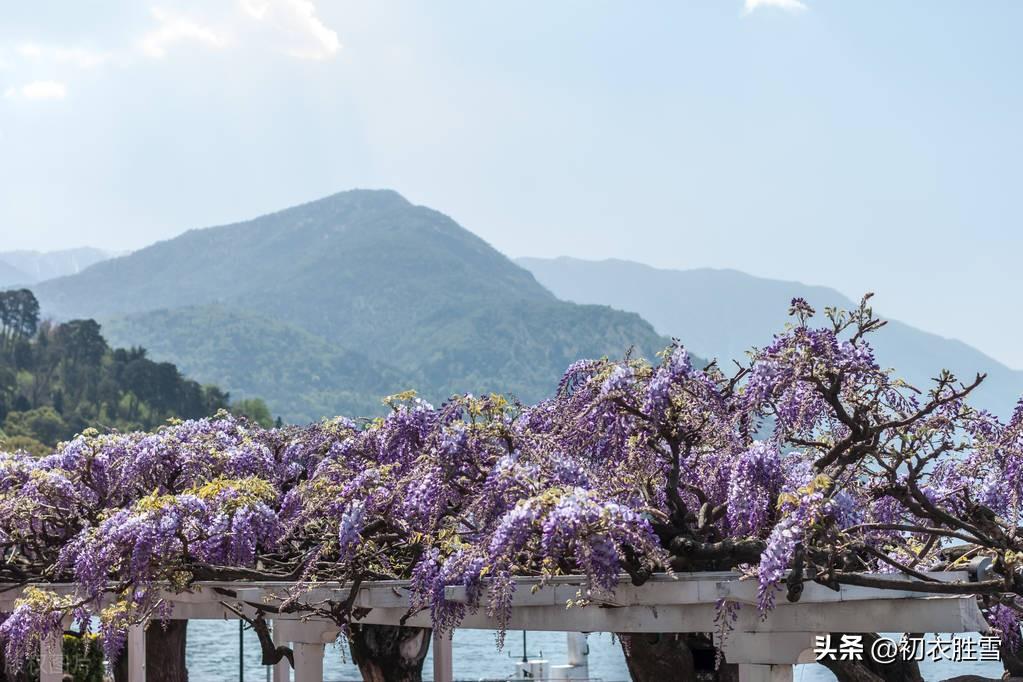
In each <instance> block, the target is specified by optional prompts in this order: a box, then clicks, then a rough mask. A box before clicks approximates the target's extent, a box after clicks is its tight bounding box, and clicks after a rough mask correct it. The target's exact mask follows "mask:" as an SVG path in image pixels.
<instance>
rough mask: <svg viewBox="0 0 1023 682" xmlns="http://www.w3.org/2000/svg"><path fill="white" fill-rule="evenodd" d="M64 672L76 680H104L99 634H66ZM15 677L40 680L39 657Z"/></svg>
mask: <svg viewBox="0 0 1023 682" xmlns="http://www.w3.org/2000/svg"><path fill="white" fill-rule="evenodd" d="M64 674H65V675H70V676H71V679H72V680H74V682H103V648H102V647H101V646H100V642H99V636H98V635H96V634H93V633H88V634H83V635H68V634H65V635H64ZM0 679H2V678H0ZM15 679H16V680H18V681H21V680H24V682H38V680H39V659H38V658H33V659H31V660H29V661H28V662H27V663H26V664H25V667H24V669H22V671H21V672H20V673H19V675H18V676H17V677H16V678H15Z"/></svg>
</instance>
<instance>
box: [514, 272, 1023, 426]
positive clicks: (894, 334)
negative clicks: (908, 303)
mask: <svg viewBox="0 0 1023 682" xmlns="http://www.w3.org/2000/svg"><path fill="white" fill-rule="evenodd" d="M516 262H518V263H519V264H520V265H522V266H523V267H525V268H527V269H528V270H529V271H530V272H532V273H533V275H534V276H535V277H536V278H537V280H538V281H539V282H540V283H541V284H543V285H544V286H546V287H547V288H548V289H550V290H551V291H552V292H554V294H555V295H556V296H558V297H560V298H563V299H565V300H568V301H575V302H576V303H600V304H604V305H610V306H612V307H613V308H617V309H620V310H628V311H631V312H635V313H639V314H640V315H642V317H643V318H644V319H646V320H649V321H650V322H651V323H652V324H653V325H654V328H655V329H657V331H659V332H660V333H662V334H666V335H669V336H674V337H678V338H679V339H681V340H682V342H683V343H685V344H686V346H687V347H689V348H691V349H692V350H693V351H694V352H696V353H699V354H701V355H703V356H704V357H716V358H718V359H720V360H723V361H726V362H727V361H729V360H731V359H735V358H737V359H742V358H743V357H745V356H744V353H745V351H747V350H748V349H749V348H750V347H751V346H753V345H763V344H765V343H767V342H769V341H770V339H771V335H772V334H774V333H776V332H778V331H780V330H781V329H782V327H783V325H784V324H785V322H787V321H788V317H787V316H786V313H787V310H788V306H789V302H790V301H791V299H792V298H794V297H796V296H801V297H803V298H805V299H806V300H807V301H808V302H809V303H810V304H811V305H812V306H813V307H814V308H815V309H816V310H817V311H818V312H819V313H820V314H821V315H823V312H824V308H825V306H838V307H841V308H850V307H853V306H854V305H855V303H854V302H853V301H852V300H850V299H849V298H847V297H846V296H844V295H842V294H841V293H839V292H838V291H835V290H834V289H829V288H827V287H821V286H811V285H807V284H802V283H800V282H791V281H782V280H774V279H766V278H762V277H753V276H751V275H747V274H745V273H742V272H739V271H736V270H712V269H707V268H701V269H693V270H661V269H657V268H652V267H650V266H647V265H642V264H640V263H633V262H629V261H623V260H605V261H586V260H578V259H573V258H555V259H541V258H520V259H518V260H517V261H516ZM881 294H882V295H879V296H878V299H877V302H878V303H879V304H881V305H883V303H884V297H883V292H881ZM871 343H872V344H873V345H874V348H875V350H876V352H877V357H878V360H879V361H880V362H881V364H882V365H887V366H890V367H894V368H895V369H896V370H897V371H898V373H899V375H900V376H903V377H905V378H907V379H908V380H909V381H910V382H911V383H913V384H914V385H916V386H917V387H925V386H927V385H928V382H929V379H930V378H931V377H934V376H935V375H936V374H937V372H938V371H939V370H941V369H942V368H946V369H949V370H951V371H953V372H954V373H955V374H956V375H957V376H958V377H959V378H960V379H964V380H969V379H972V378H973V375H974V374H975V373H977V372H984V373H987V375H988V376H987V379H986V380H985V382H984V384H983V385H982V386H981V387H980V388H979V389H978V391H977V394H976V399H977V401H978V403H977V404H979V405H982V406H984V407H986V408H988V409H990V410H992V411H993V412H996V413H998V414H1001V415H1007V414H1008V413H1009V412H1011V410H1012V407H1013V406H1014V405H1015V403H1016V401H1017V400H1018V399H1019V398H1020V396H1021V395H1023V372H1020V371H1017V370H1013V369H1010V368H1009V367H1006V366H1005V365H1003V364H1002V363H1000V362H998V361H997V360H995V359H993V358H991V357H989V356H987V355H985V354H984V353H982V352H980V351H979V350H977V349H976V348H973V347H971V346H969V345H967V344H965V343H962V342H961V341H956V340H954V339H947V338H944V337H941V336H938V335H936V334H931V333H928V332H926V331H922V330H920V329H916V328H914V327H911V326H909V325H907V324H904V323H902V322H899V321H897V320H891V321H889V323H888V325H887V326H886V327H885V328H884V329H882V330H881V331H880V332H879V333H877V334H875V335H874V336H873V337H872V339H871ZM722 364H723V365H724V364H725V362H723V363H722Z"/></svg>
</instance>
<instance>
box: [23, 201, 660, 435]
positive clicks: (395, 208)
mask: <svg viewBox="0 0 1023 682" xmlns="http://www.w3.org/2000/svg"><path fill="white" fill-rule="evenodd" d="M34 290H35V292H36V295H37V296H38V297H39V299H40V301H41V303H42V306H43V311H44V314H48V315H52V316H55V317H57V318H60V319H67V318H70V317H93V318H96V319H99V320H100V321H102V322H103V324H104V329H105V330H107V331H108V333H109V334H110V337H111V339H112V340H114V341H115V342H116V343H119V344H127V345H131V344H142V345H144V346H146V347H148V348H150V349H151V352H152V353H153V355H154V357H160V358H165V359H168V360H170V361H173V362H175V364H178V365H180V366H181V367H182V368H183V369H184V370H185V371H186V372H188V373H189V374H190V375H192V376H196V377H198V378H200V379H202V380H204V381H215V382H217V383H218V384H222V385H224V386H225V387H227V388H229V390H231V391H232V394H233V395H235V396H239V397H244V396H248V395H258V396H260V397H262V398H264V399H266V401H267V403H268V404H269V405H270V407H271V409H272V410H273V412H274V413H275V414H281V415H283V416H284V417H285V418H286V419H290V420H295V421H298V420H302V419H313V418H318V417H320V416H322V415H325V414H333V413H339V412H347V413H352V412H354V413H356V414H365V413H366V411H367V410H368V409H369V407H368V405H369V403H370V402H371V401H372V402H373V403H374V404H377V405H378V404H379V403H378V398H379V397H380V395H381V393H382V392H392V391H393V390H399V389H405V388H409V387H415V388H417V389H420V390H421V392H422V393H424V394H425V395H426V396H427V397H428V398H430V399H431V400H440V399H443V398H446V397H447V396H449V395H450V394H452V393H454V392H463V391H471V392H483V391H503V392H511V393H513V394H514V395H516V396H517V397H519V398H520V399H522V400H525V401H533V400H537V399H540V398H542V397H543V396H546V395H548V394H549V393H550V391H551V390H552V388H553V387H554V386H555V385H556V383H557V380H558V378H559V377H560V375H561V373H562V372H563V371H564V369H565V367H566V366H567V365H568V364H570V363H571V362H572V361H574V360H576V359H578V358H580V357H593V356H601V355H611V356H621V355H623V354H624V353H625V352H627V351H628V350H629V348H630V347H635V349H636V351H637V353H639V354H642V355H645V356H647V357H652V356H653V353H654V352H656V351H657V350H659V349H660V348H661V347H662V346H663V345H664V344H665V343H666V340H665V339H664V338H662V337H661V336H659V335H658V334H657V333H656V332H655V331H654V330H653V328H652V327H651V326H650V324H649V323H647V322H645V321H644V320H642V319H641V318H640V317H639V316H638V315H636V314H633V313H624V312H620V311H616V310H612V309H611V308H608V307H606V306H600V305H578V304H574V303H569V302H565V301H561V300H558V299H557V298H556V297H555V296H554V295H553V294H551V292H549V291H548V290H547V289H545V288H544V287H543V286H541V285H540V284H539V283H537V281H536V280H535V279H534V277H533V276H532V275H531V274H530V273H529V272H527V271H526V270H525V269H523V268H521V267H519V266H517V265H515V264H514V263H513V262H511V261H510V260H509V259H508V258H506V257H505V256H503V255H502V254H501V253H499V252H498V251H496V250H494V249H493V248H492V247H491V246H490V245H488V244H487V243H486V242H485V241H483V240H482V239H480V238H479V237H477V236H475V235H473V234H472V233H471V232H469V231H467V230H465V229H464V228H463V227H461V226H459V225H458V224H457V223H456V222H455V221H453V220H452V219H451V218H449V217H447V216H445V215H443V214H442V213H439V212H437V211H434V210H432V209H429V208H426V207H423V206H416V205H413V204H411V203H410V202H408V201H407V200H405V199H404V198H403V197H402V196H401V195H399V194H397V193H396V192H392V191H388V190H375V191H374V190H353V191H349V192H342V193H340V194H335V195H333V196H330V197H326V198H324V199H320V200H318V201H313V202H310V203H307V204H303V205H301V206H296V207H293V208H289V209H286V210H283V211H279V212H277V213H273V214H270V215H265V216H262V217H259V218H256V219H254V220H249V221H245V222H240V223H235V224H232V225H224V226H219V227H211V228H205V229H197V230H191V231H189V232H186V233H184V234H182V235H181V236H179V237H176V238H174V239H171V240H167V241H163V242H159V243H157V244H154V245H152V246H150V247H147V248H145V249H141V250H139V251H136V252H134V253H131V254H129V255H127V256H123V257H120V258H114V259H110V260H107V261H104V262H101V263H98V264H96V265H93V266H92V267H90V268H88V269H86V270H83V271H82V272H81V273H79V274H76V275H72V276H67V277H61V278H58V279H54V280H50V281H47V282H42V283H40V284H38V285H37V286H35V287H34ZM312 377H316V378H317V381H316V382H313V383H311V384H310V383H309V382H308V381H307V380H310V379H311V378H312ZM392 387H393V389H392Z"/></svg>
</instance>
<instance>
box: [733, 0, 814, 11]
mask: <svg viewBox="0 0 1023 682" xmlns="http://www.w3.org/2000/svg"><path fill="white" fill-rule="evenodd" d="M761 7H774V8H776V9H781V10H785V11H786V12H792V13H795V12H802V11H803V10H805V9H806V5H804V4H803V3H802V2H800V1H799V0H746V5H745V6H744V8H743V14H749V13H751V12H754V11H756V10H758V9H760V8H761Z"/></svg>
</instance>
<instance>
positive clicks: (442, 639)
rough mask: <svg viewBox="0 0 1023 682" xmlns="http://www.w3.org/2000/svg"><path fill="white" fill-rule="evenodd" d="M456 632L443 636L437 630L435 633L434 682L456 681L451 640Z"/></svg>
mask: <svg viewBox="0 0 1023 682" xmlns="http://www.w3.org/2000/svg"><path fill="white" fill-rule="evenodd" d="M454 634H455V633H454V631H452V632H449V633H447V634H446V635H443V634H441V633H440V631H439V630H437V629H436V628H435V629H434V631H433V682H451V680H452V679H454V658H453V654H452V650H451V639H452V637H454Z"/></svg>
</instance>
